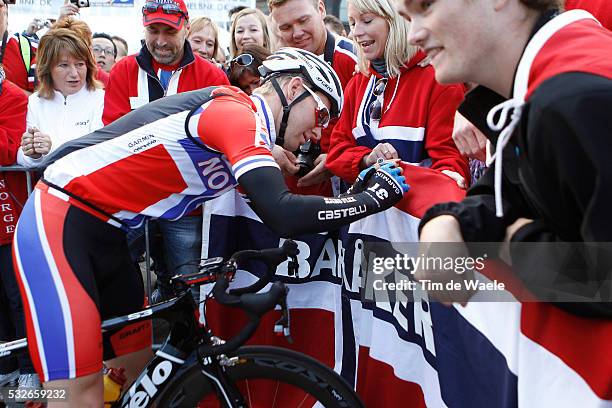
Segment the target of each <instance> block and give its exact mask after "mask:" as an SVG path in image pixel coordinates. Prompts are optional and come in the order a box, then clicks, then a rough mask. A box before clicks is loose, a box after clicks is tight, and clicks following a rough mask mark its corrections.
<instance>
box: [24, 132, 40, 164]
mask: <svg viewBox="0 0 612 408" xmlns="http://www.w3.org/2000/svg"><path fill="white" fill-rule="evenodd" d="M34 131H38V129H36V128H31V129H28V131H27V132H24V133H23V135H22V136H21V150H22V151H23V154H24V156H27V157H31V158H33V159H38V158H39V157H40V156H42V155H41V154H40V153H36V150H35V149H34Z"/></svg>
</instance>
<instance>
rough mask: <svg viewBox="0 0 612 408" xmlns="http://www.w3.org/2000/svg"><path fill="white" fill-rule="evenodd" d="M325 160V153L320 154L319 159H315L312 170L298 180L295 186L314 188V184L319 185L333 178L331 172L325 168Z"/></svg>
mask: <svg viewBox="0 0 612 408" xmlns="http://www.w3.org/2000/svg"><path fill="white" fill-rule="evenodd" d="M326 159H327V154H326V153H323V154H320V155H319V157H317V158H316V159H315V161H314V168H313V169H312V170H311V171H310V172H309V173H308V174H306V175H305V176H304V177H302V178H301V179H299V180H298V182H297V186H298V187H308V186H314V185H315V184H319V183H322V182H324V181H326V180H329V179H330V178H331V177H332V176H333V174H332V172H331V171H329V170H327V167H325V160H326Z"/></svg>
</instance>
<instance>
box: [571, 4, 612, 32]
mask: <svg viewBox="0 0 612 408" xmlns="http://www.w3.org/2000/svg"><path fill="white" fill-rule="evenodd" d="M565 9H566V10H572V9H583V10H586V11H588V12H589V13H591V14H592V15H593V16H594V17H595V18H596V19H597V20H598V21H599V22H600V23H601V25H602V26H604V27H606V28H607V29H608V30H612V1H610V0H566V1H565Z"/></svg>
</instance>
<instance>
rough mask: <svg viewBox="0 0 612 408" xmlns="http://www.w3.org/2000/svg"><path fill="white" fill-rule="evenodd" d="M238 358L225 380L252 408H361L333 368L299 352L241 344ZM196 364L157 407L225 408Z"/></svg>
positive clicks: (351, 390) (227, 369) (348, 387)
mask: <svg viewBox="0 0 612 408" xmlns="http://www.w3.org/2000/svg"><path fill="white" fill-rule="evenodd" d="M231 357H238V362H237V363H236V364H235V365H233V366H231V367H226V379H227V380H228V381H230V382H231V383H232V384H233V386H234V387H235V388H236V389H237V390H239V391H240V393H241V394H242V398H243V401H244V406H245V407H248V408H276V407H279V408H281V407H282V408H291V407H296V408H297V407H301V408H306V407H313V406H316V407H326V408H360V407H363V403H362V402H361V401H360V399H359V397H358V396H357V394H356V393H355V392H354V391H353V389H352V388H351V387H350V386H349V385H348V384H347V383H346V381H344V379H343V378H342V377H340V376H339V375H338V374H336V373H335V372H334V371H333V370H331V369H330V368H328V367H326V366H324V365H323V364H321V363H319V362H318V361H316V360H314V359H312V358H310V357H308V356H306V355H304V354H301V353H296V352H294V351H291V350H287V349H283V348H278V347H265V346H256V347H251V346H247V347H241V348H239V349H238V350H237V351H236V352H234V353H232V355H231ZM211 381H214V380H213V379H210V378H208V377H207V376H205V375H204V373H202V370H201V369H200V366H199V364H198V363H195V364H193V365H192V366H191V367H189V368H187V369H186V370H185V371H184V372H183V374H182V375H181V376H179V377H178V378H177V379H176V380H175V381H174V382H173V384H172V385H171V386H169V387H168V388H167V389H168V391H166V392H165V393H163V394H162V395H160V396H159V397H158V398H157V401H156V404H155V405H156V406H158V407H172V408H175V407H181V408H183V407H185V408H187V407H188V408H193V407H198V408H217V407H219V408H220V407H227V406H228V405H227V403H226V402H225V400H224V399H223V396H222V395H221V396H219V395H217V393H216V392H215V387H213V385H212V383H211Z"/></svg>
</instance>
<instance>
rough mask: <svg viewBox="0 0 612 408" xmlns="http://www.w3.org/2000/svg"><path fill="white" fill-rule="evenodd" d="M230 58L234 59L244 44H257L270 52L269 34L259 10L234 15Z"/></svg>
mask: <svg viewBox="0 0 612 408" xmlns="http://www.w3.org/2000/svg"><path fill="white" fill-rule="evenodd" d="M230 36H231V41H230V56H231V57H232V58H234V57H236V56H237V55H239V54H240V53H241V52H242V48H243V47H244V46H245V45H246V44H257V45H259V46H261V47H264V48H266V49H267V50H268V51H270V47H271V43H270V33H269V31H268V23H267V20H266V16H265V15H264V14H263V13H262V12H261V11H259V10H257V9H253V8H246V9H244V10H241V11H240V12H238V14H236V18H234V20H233V22H232V27H231V29H230Z"/></svg>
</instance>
